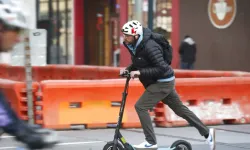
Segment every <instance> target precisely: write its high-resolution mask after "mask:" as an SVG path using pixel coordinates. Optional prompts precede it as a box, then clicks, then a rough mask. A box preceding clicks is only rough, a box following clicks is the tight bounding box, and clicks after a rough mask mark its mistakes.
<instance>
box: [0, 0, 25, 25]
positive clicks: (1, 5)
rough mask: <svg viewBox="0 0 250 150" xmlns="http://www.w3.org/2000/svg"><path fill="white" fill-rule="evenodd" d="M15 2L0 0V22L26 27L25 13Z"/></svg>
mask: <svg viewBox="0 0 250 150" xmlns="http://www.w3.org/2000/svg"><path fill="white" fill-rule="evenodd" d="M17 2H18V1H14V0H0V22H2V23H4V24H5V25H7V26H11V27H18V28H23V29H25V28H28V24H27V20H26V17H25V13H24V12H23V11H22V10H21V9H22V8H21V6H20V5H18V3H17ZM19 4H20V3H19Z"/></svg>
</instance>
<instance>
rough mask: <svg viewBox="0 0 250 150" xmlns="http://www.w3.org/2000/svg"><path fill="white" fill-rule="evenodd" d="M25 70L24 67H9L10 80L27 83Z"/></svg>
mask: <svg viewBox="0 0 250 150" xmlns="http://www.w3.org/2000/svg"><path fill="white" fill-rule="evenodd" d="M25 78H26V77H25V69H24V67H23V66H9V67H8V78H7V79H10V80H14V81H25Z"/></svg>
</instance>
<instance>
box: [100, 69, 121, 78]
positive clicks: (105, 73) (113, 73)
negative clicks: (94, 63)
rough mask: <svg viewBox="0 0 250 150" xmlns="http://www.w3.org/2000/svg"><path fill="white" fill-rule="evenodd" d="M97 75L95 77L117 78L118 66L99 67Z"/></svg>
mask: <svg viewBox="0 0 250 150" xmlns="http://www.w3.org/2000/svg"><path fill="white" fill-rule="evenodd" d="M98 72H99V75H98V76H99V77H98V78H97V79H117V78H119V73H120V68H117V67H99V68H98Z"/></svg>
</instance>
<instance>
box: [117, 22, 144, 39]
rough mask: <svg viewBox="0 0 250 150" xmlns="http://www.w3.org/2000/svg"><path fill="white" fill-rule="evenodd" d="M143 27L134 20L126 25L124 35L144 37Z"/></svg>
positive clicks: (123, 28) (123, 30)
mask: <svg viewBox="0 0 250 150" xmlns="http://www.w3.org/2000/svg"><path fill="white" fill-rule="evenodd" d="M142 32H143V30H142V25H141V23H140V22H139V21H137V20H132V21H129V22H127V23H125V24H124V25H123V27H122V33H124V34H127V35H133V36H135V35H142Z"/></svg>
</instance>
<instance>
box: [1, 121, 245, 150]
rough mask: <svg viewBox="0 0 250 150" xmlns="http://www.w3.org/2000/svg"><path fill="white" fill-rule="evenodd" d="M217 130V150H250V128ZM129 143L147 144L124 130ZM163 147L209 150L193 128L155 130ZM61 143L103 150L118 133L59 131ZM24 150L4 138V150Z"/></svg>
mask: <svg viewBox="0 0 250 150" xmlns="http://www.w3.org/2000/svg"><path fill="white" fill-rule="evenodd" d="M214 127H215V128H217V132H216V141H217V147H216V150H246V149H250V125H223V126H214ZM121 132H122V134H123V135H124V136H125V138H126V139H127V141H129V142H130V143H131V144H138V143H140V142H142V141H143V140H144V138H143V133H142V130H141V129H126V130H121ZM155 132H156V134H157V139H158V143H159V146H160V147H167V146H169V145H171V144H172V143H173V142H174V141H175V140H179V139H183V140H187V141H188V142H190V143H191V144H192V147H193V150H209V148H208V145H206V144H205V142H204V139H203V137H201V136H200V135H199V133H198V132H197V131H196V129H195V128H193V127H180V128H155ZM58 134H59V136H60V141H61V143H60V144H58V146H57V147H55V148H53V150H102V148H103V146H104V145H105V143H106V142H107V141H110V140H112V138H113V135H114V129H96V130H73V131H58ZM18 146H22V145H21V144H20V143H17V142H15V141H14V140H13V138H12V137H9V136H8V135H4V136H3V138H2V139H1V141H0V150H11V149H12V150H14V149H17V148H16V147H18Z"/></svg>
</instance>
